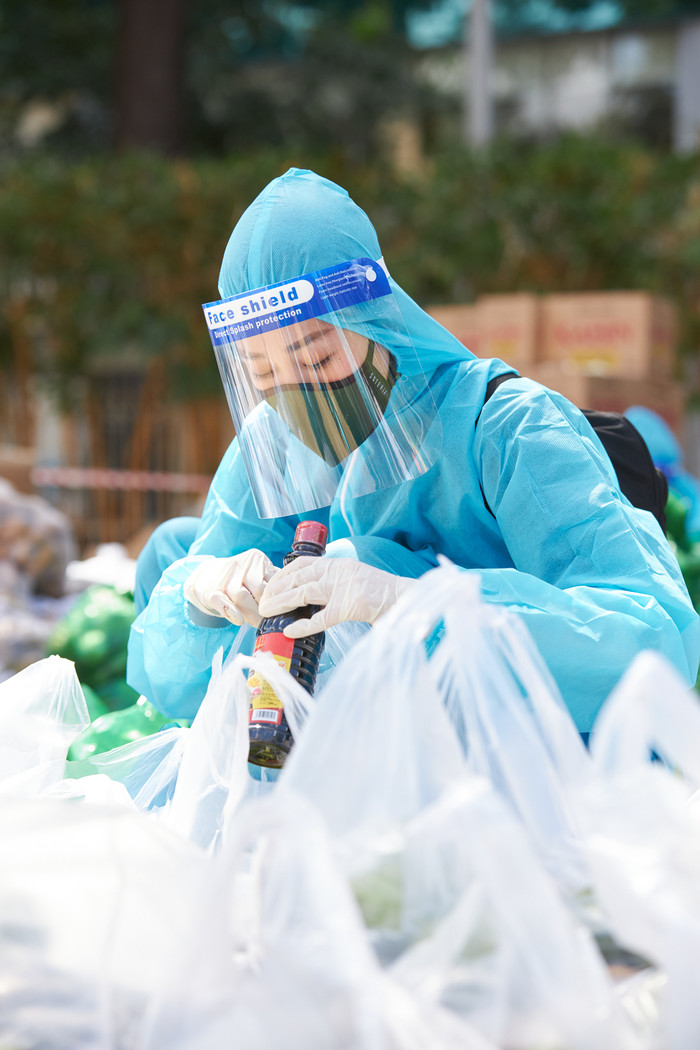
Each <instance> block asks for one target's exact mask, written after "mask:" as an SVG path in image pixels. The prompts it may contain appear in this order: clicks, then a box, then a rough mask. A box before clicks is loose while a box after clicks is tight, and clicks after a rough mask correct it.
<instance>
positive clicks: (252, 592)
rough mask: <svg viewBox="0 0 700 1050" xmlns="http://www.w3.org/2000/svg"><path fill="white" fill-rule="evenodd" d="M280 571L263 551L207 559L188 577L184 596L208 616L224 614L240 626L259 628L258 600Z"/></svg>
mask: <svg viewBox="0 0 700 1050" xmlns="http://www.w3.org/2000/svg"><path fill="white" fill-rule="evenodd" d="M277 572H279V569H277V568H276V566H274V565H273V564H272V562H271V561H270V559H269V558H268V557H267V555H265V554H263V552H262V551H259V550H256V549H255V547H253V548H251V550H248V551H243V553H242V554H234V555H233V557H231V558H206V559H205V560H204V561H202V563H201V564H200V565H198V566H197V568H196V569H195V570H194V572H192V573H190V575H189V576H188V577H187V579H186V580H185V598H187V601H188V602H191V604H192V605H194V606H195V608H197V609H199V610H200V611H201V612H203V613H207V615H209V616H223V617H225V618H226V619H227V620H230V621H231V623H235V624H237V625H238V626H239V627H240V626H241V625H242V624H243V623H249V624H251V625H252V626H253V627H257V626H258V624H259V623H260V621H261V619H262V616H261V615H260V613H259V612H258V602H259V601H260V598H261V596H262V593H263V591H264V589H265V584H266V583H267V582H268V580H270V579H272V577H273V576H274V575H275V573H277Z"/></svg>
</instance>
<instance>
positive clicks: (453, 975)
mask: <svg viewBox="0 0 700 1050" xmlns="http://www.w3.org/2000/svg"><path fill="white" fill-rule="evenodd" d="M404 863H405V874H404V880H403V889H404V893H405V895H406V900H405V905H404V906H405V908H406V910H407V911H408V912H409V913H412V915H413V918H414V926H416V928H418V927H417V924H416V923H415V920H416V919H422V921H423V923H424V928H423V930H422V936H421V937H420V938H417V939H416V940H415V942H414V944H413V945H411V946H410V947H409V948H408V949H407V950H406V951H405V952H404V953H403V954H401V955H400V956H399V957H398V958H397V959H396V961H394V962H393V964H391V965H390V967H389V969H388V972H389V974H390V975H391V976H393V977H394V978H395V979H397V980H399V981H400V982H401V983H402V984H403V985H404V986H405V987H406V988H407V990H408V991H409V992H411V993H412V994H415V993H416V992H422V994H423V996H424V997H425V998H427V997H429V996H432V997H433V1001H434V1002H435V1003H436V1005H440V1006H442V1007H445V1008H449V1009H450V1010H452V1011H453V1012H455V1013H456V1014H457V1016H458V1017H460V1018H461V1019H464V1020H466V1021H467V1022H469V1023H470V1024H471V1025H472V1026H473V1027H475V1028H476V1029H477V1030H478V1031H479V1032H481V1034H482V1035H484V1036H485V1037H487V1038H489V1039H491V1040H493V1041H494V1042H496V1043H497V1044H498V1045H499V1046H506V1047H508V1048H509V1050H535V1048H537V1050H540V1048H544V1047H552V1048H554V1047H557V1048H558V1047H566V1048H567V1050H600V1048H610V1050H623V1048H629V1050H632V1048H634V1050H641V1047H642V1046H643V1045H644V1044H642V1043H641V1042H640V1041H639V1040H638V1038H637V1035H636V1032H635V1030H634V1028H633V1026H632V1025H631V1023H630V1022H629V1018H628V1016H627V1015H626V1013H625V1012H624V1011H623V1010H622V1009H621V1008H620V1004H619V1000H618V996H617V994H616V992H615V989H614V986H613V982H612V980H611V978H610V976H609V974H608V971H607V968H606V966H605V964H604V961H603V959H602V957H601V955H600V953H599V951H598V949H597V946H596V944H595V941H594V939H593V937H592V935H591V934H590V932H589V931H588V930H587V929H585V928H584V927H583V926H582V925H581V924H580V922H579V921H578V920H577V918H576V917H575V915H574V914H573V913H572V912H571V910H570V909H569V908H568V907H567V905H566V904H565V902H564V899H563V898H562V896H561V894H560V893H559V890H558V888H557V886H556V884H555V882H554V880H553V879H552V877H551V876H550V875H549V873H548V872H547V871H546V869H545V867H544V866H543V864H542V862H541V860H540V858H539V857H538V855H537V853H536V851H535V849H534V848H533V844H532V843H531V842H530V841H529V839H528V836H527V833H526V832H525V829H524V828H523V827H522V825H521V824H520V822H519V821H518V820H517V818H516V817H515V816H514V815H513V814H512V813H511V812H510V811H509V809H508V807H507V806H506V804H505V802H504V800H503V799H501V798H500V797H499V796H498V795H497V794H496V792H495V791H494V789H493V787H492V786H491V785H490V784H489V783H488V782H486V781H485V780H483V779H480V778H475V777H470V779H469V780H467V781H465V782H464V784H463V785H461V786H460V787H459V788H457V789H456V790H452V791H451V792H449V793H446V794H445V795H444V796H443V797H442V798H441V799H440V800H439V801H438V802H437V803H436V804H435V805H433V806H432V807H430V808H429V809H427V810H426V811H424V812H423V813H422V814H421V815H420V817H418V818H417V819H416V820H415V821H413V822H412V823H411V824H410V825H409V826H408V827H407V829H406V836H405V847H404ZM436 872H442V875H443V878H442V885H441V884H440V882H439V880H438V879H437V878H436V877H435V876H436ZM436 888H437V889H438V890H441V891H442V893H443V901H442V907H441V908H439V909H438V908H433V911H434V912H435V914H440V913H442V914H441V917H440V918H439V921H438V922H437V923H435V924H433V926H432V928H431V926H430V924H428V923H426V922H425V920H426V919H428V918H429V915H428V912H427V909H426V899H427V896H428V895H429V894H432V895H433V896H435V894H436Z"/></svg>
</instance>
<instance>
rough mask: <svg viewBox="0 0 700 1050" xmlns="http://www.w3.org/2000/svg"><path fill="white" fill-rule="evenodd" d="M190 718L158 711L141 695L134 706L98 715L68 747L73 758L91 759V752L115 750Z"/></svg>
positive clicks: (182, 723)
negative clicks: (176, 719) (176, 716)
mask: <svg viewBox="0 0 700 1050" xmlns="http://www.w3.org/2000/svg"><path fill="white" fill-rule="evenodd" d="M187 724H188V723H187V722H182V721H179V722H175V721H174V720H173V719H172V718H170V717H168V716H167V715H162V714H161V713H160V711H156V709H155V707H153V705H152V704H150V703H149V702H148V700H147V699H146V697H145V696H142V697H140V698H139V700H138V701H137V703H135V704H133V705H132V706H131V707H126V708H123V709H122V710H121V711H108V712H107V714H105V715H102V716H101V717H100V718H97V719H96V720H95V721H94V722H93V723H92V725H89V726H88V727H87V729H84V730H83V732H82V733H81V734H80V735H79V736H78V737H76V739H75V740H74V741H73V743H72V744H71V746H70V748H69V750H68V760H69V761H71V762H76V761H78V762H79V761H83V760H85V759H89V758H90V757H91V756H92V755H97V754H101V753H102V752H104V751H113V750H114V748H115V747H121V745H122V744H129V743H131V742H132V741H134V740H140V739H141V738H142V737H145V736H151V735H152V734H153V733H157V732H158V730H159V729H162V728H163V727H164V726H167V725H182V726H186V725H187Z"/></svg>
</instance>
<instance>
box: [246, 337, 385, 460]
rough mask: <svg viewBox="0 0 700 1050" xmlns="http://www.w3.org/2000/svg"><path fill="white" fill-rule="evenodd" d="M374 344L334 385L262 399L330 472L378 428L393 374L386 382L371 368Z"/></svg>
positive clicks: (313, 386) (303, 386)
mask: <svg viewBox="0 0 700 1050" xmlns="http://www.w3.org/2000/svg"><path fill="white" fill-rule="evenodd" d="M373 361H374V342H370V343H369V344H368V347H367V356H366V357H365V359H364V361H363V363H362V365H361V366H360V368H359V369H358V370H357V371H356V372H353V373H352V374H351V375H349V376H347V377H346V378H345V379H339V380H336V381H335V382H333V383H316V384H310V383H301V384H299V385H298V386H297V385H295V386H293V387H289V388H285V389H282V390H278V391H276V392H275V393H274V394H269V395H268V396H266V397H265V400H266V401H267V402H268V404H270V405H271V406H272V408H274V410H275V411H276V412H277V413H278V414H279V415H280V416H281V417H282V419H284V420H285V422H286V423H287V425H288V426H289V428H290V430H291V431H292V433H293V434H295V435H296V437H298V438H299V440H300V441H303V443H304V444H305V445H306V446H307V448H310V449H311V450H312V451H313V452H316V453H317V455H319V456H321V458H322V459H324V460H325V461H326V463H329V464H330V465H331V466H333V467H335V466H337V465H338V464H339V463H342V461H343V460H344V459H346V458H347V457H348V456H349V455H350V453H351V452H354V451H355V449H356V448H358V447H359V446H360V445H361V444H362V442H363V441H366V440H367V438H368V437H369V436H370V434H371V433H372V432H373V431H374V430H375V429H376V428H377V426H378V425H379V423H380V421H381V419H382V416H383V415H384V413H385V411H386V406H387V404H388V403H389V396H390V394H391V390H392V387H393V386H394V384H395V382H396V380H397V378H398V373H397V372H396V370H395V368H394V367H393V358H392V359H391V366H390V369H389V376H388V378H385V377H384V376H383V375H381V374H380V373H379V372H378V371H377V369H376V368H375V367H374V364H373Z"/></svg>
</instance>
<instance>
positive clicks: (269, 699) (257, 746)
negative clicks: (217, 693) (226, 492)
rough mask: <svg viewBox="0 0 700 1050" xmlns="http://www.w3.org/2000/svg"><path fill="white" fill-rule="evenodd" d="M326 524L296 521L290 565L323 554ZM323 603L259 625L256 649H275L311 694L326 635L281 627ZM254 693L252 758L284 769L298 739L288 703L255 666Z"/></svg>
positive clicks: (279, 659)
mask: <svg viewBox="0 0 700 1050" xmlns="http://www.w3.org/2000/svg"><path fill="white" fill-rule="evenodd" d="M327 538H328V529H327V528H326V527H325V525H321V524H320V523H319V522H316V521H302V522H300V524H299V525H297V529H296V534H295V537H294V543H293V544H292V549H291V551H289V553H288V554H286V555H285V558H284V564H285V565H288V564H289V563H290V562H291V561H294V559H295V558H299V557H301V556H302V555H312V556H320V555H322V554H323V552H324V551H325V548H326V539H327ZM319 608H320V606H318V605H305V606H302V607H301V608H299V609H294V610H293V611H292V612H288V613H281V614H280V615H279V616H268V617H267V618H266V619H264V620H263V621H262V623H261V624H260V626H259V627H258V630H257V636H256V640H255V649H254V654H257V653H260V652H268V653H271V654H272V656H274V657H275V659H276V660H277V662H278V663H279V664H280V665H281V666H282V667H284V668H285V669H286V670H288V671H289V673H290V674H291V675H292V676H293V677H294V678H296V680H297V681H298V682H299V684H300V685H301V686H303V688H304V689H306V691H307V693H310V694H312V695H313V691H314V687H315V685H316V675H317V674H318V666H319V663H320V660H321V654H322V652H323V647H324V644H325V635H324V634H323V632H321V633H319V634H311V635H309V636H308V637H307V638H286V637H285V635H284V633H283V631H284V628H285V627H287V626H288V625H289V624H291V623H294V622H295V620H306V619H308V618H309V617H310V616H313V614H314V613H315V612H318V610H319ZM248 686H249V688H250V691H251V697H250V751H249V754H248V761H249V762H252V763H253V764H254V765H257V766H267V767H268V768H271V769H280V768H281V767H282V766H283V765H284V762H285V759H286V758H287V755H288V754H289V752H290V750H291V748H292V744H293V743H294V738H293V737H292V732H291V729H290V728H289V724H288V722H287V719H286V716H285V713H284V708H283V706H282V703H281V702H280V700H279V698H278V697H277V695H276V693H275V691H274V689H273V688H272V686H271V685H270V684H269V682H267V681H265V679H264V678H262V677H261V676H260V675H258V674H257V672H256V671H251V673H250V674H249V676H248Z"/></svg>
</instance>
